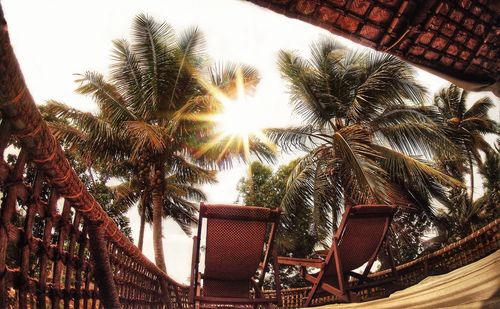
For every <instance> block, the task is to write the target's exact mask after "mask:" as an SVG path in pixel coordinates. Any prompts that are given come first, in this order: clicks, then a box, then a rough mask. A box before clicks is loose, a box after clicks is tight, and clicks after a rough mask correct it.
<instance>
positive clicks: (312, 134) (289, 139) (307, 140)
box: [264, 125, 331, 152]
mask: <svg viewBox="0 0 500 309" xmlns="http://www.w3.org/2000/svg"><path fill="white" fill-rule="evenodd" d="M264 134H266V136H267V137H268V138H269V139H270V140H271V141H273V142H274V143H275V144H276V145H278V146H279V147H280V148H281V149H282V150H284V151H287V152H291V151H294V150H303V151H307V150H309V149H311V148H314V147H315V146H318V145H320V144H325V143H331V140H328V139H327V137H326V136H322V135H321V133H320V132H318V131H317V130H316V129H315V127H314V126H313V125H305V126H300V127H288V128H268V129H265V130H264Z"/></svg>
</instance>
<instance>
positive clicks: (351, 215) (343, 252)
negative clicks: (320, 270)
mask: <svg viewBox="0 0 500 309" xmlns="http://www.w3.org/2000/svg"><path fill="white" fill-rule="evenodd" d="M395 210H396V207H394V206H388V205H357V206H352V207H349V208H347V209H346V211H345V213H344V215H343V216H342V220H341V222H340V226H339V228H338V230H337V233H336V234H335V239H336V240H337V245H338V248H339V256H340V259H341V260H342V268H343V271H344V272H347V271H351V270H353V269H356V268H358V267H360V266H362V265H363V264H364V263H366V262H368V261H369V260H370V259H372V258H376V255H377V254H378V251H379V250H380V246H381V245H382V242H383V241H384V239H385V237H386V234H387V231H388V229H389V226H390V224H391V221H392V216H393V214H394V212H395ZM335 239H334V240H335ZM329 264H330V265H328V269H327V273H333V272H336V269H335V263H334V262H333V261H332V263H329Z"/></svg>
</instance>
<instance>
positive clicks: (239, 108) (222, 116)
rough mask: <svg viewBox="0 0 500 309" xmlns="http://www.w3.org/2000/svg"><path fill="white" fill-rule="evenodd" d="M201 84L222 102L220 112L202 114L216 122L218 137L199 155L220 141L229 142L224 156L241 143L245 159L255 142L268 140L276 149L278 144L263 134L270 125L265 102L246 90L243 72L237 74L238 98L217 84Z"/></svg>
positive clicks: (270, 147)
mask: <svg viewBox="0 0 500 309" xmlns="http://www.w3.org/2000/svg"><path fill="white" fill-rule="evenodd" d="M200 83H201V84H202V85H204V87H205V88H206V89H207V90H208V92H209V93H211V95H212V96H213V97H214V98H215V99H216V100H218V101H219V102H220V103H221V104H222V108H221V110H220V112H219V113H217V114H212V115H198V116H197V118H198V119H199V120H202V121H203V120H205V121H206V120H208V121H212V122H214V123H215V124H216V136H215V137H214V138H213V139H212V141H210V142H209V143H207V144H206V145H204V146H203V147H201V149H200V151H199V152H198V155H202V154H204V153H205V152H207V151H208V150H210V149H211V148H213V147H216V146H217V144H220V143H221V142H222V143H224V142H225V143H226V144H225V145H224V146H223V148H222V151H221V152H220V156H221V157H222V156H223V155H224V153H225V151H226V150H228V149H229V147H230V146H231V144H234V143H236V144H238V145H241V148H242V150H243V152H244V153H243V155H244V158H245V159H248V158H249V157H250V144H251V141H252V140H253V141H258V142H261V143H264V144H265V145H266V146H267V147H268V148H269V149H271V150H273V151H274V149H275V145H274V144H273V143H272V142H271V141H270V140H269V139H268V138H267V136H266V135H265V134H264V133H263V129H264V128H266V127H267V126H266V124H265V123H264V122H263V119H264V117H263V113H265V109H263V108H262V104H258V102H255V101H253V100H252V99H253V98H252V97H250V96H248V95H247V94H246V93H245V86H244V79H243V76H242V73H241V71H238V72H237V74H236V91H237V95H236V98H234V99H232V98H229V97H228V96H227V95H226V94H224V93H223V92H221V91H220V89H218V88H216V87H214V86H213V85H211V84H210V83H208V82H207V81H205V80H200Z"/></svg>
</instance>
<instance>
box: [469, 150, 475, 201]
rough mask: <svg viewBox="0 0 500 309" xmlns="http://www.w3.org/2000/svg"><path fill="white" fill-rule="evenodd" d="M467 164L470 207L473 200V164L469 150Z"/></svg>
mask: <svg viewBox="0 0 500 309" xmlns="http://www.w3.org/2000/svg"><path fill="white" fill-rule="evenodd" d="M469 166H470V207H472V203H473V202H474V165H473V163H472V155H471V153H470V152H469Z"/></svg>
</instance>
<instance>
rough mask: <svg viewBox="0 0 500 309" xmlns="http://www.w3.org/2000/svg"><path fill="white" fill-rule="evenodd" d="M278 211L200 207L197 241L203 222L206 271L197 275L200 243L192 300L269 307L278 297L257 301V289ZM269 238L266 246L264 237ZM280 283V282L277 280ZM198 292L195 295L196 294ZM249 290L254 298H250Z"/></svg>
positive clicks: (198, 251) (265, 262) (251, 208)
mask: <svg viewBox="0 0 500 309" xmlns="http://www.w3.org/2000/svg"><path fill="white" fill-rule="evenodd" d="M279 214H280V212H279V210H277V209H269V208H263V207H251V206H238V205H206V204H203V203H202V204H201V206H200V217H199V223H198V238H197V239H200V237H201V233H202V226H203V219H206V228H207V230H206V244H205V269H204V273H203V275H202V276H201V274H200V273H199V271H198V264H199V254H200V243H201V242H200V241H198V240H197V244H196V245H195V248H194V250H195V252H194V261H195V263H194V264H195V265H194V273H193V278H192V279H202V280H203V282H202V286H201V282H200V280H194V281H193V284H192V285H193V288H194V289H193V296H195V295H194V294H197V295H196V296H195V298H196V299H193V300H197V301H201V302H207V301H208V302H211V303H218V302H220V303H225V302H226V301H227V302H229V303H232V302H244V303H253V302H255V301H256V302H261V303H265V302H268V303H271V302H275V303H276V302H278V299H280V297H279V296H278V297H275V298H273V299H260V300H259V298H262V297H259V296H260V288H261V286H262V281H263V278H264V272H265V268H266V266H267V263H268V261H269V257H270V256H269V254H270V253H271V250H272V244H273V241H274V236H275V232H276V227H277V225H278V222H279ZM268 231H269V237H268V240H267V242H266V234H267V232H268ZM278 281H279V279H278ZM195 288H197V290H198V293H196V291H195ZM252 288H253V289H254V293H255V295H256V297H255V298H252V293H251V291H252Z"/></svg>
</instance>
